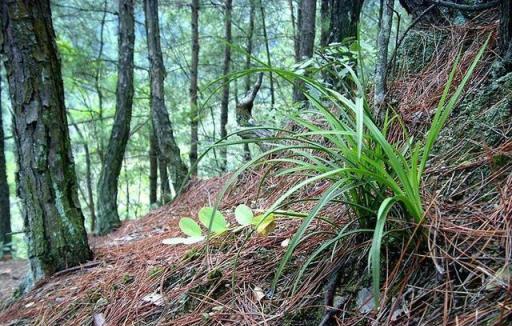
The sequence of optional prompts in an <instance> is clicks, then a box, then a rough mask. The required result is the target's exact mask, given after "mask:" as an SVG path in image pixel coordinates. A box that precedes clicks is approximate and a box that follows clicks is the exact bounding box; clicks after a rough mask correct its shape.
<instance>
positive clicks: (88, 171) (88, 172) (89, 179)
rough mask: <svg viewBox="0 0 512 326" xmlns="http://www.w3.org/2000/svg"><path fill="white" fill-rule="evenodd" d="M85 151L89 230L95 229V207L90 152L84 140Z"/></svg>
mask: <svg viewBox="0 0 512 326" xmlns="http://www.w3.org/2000/svg"><path fill="white" fill-rule="evenodd" d="M83 146H84V152H85V183H86V186H87V207H88V208H89V215H90V218H91V231H93V232H94V230H95V229H96V220H97V218H96V209H95V206H94V195H93V191H92V172H91V153H90V152H89V145H88V144H87V143H86V142H84V145H83Z"/></svg>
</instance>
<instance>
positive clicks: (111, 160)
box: [96, 0, 135, 234]
mask: <svg viewBox="0 0 512 326" xmlns="http://www.w3.org/2000/svg"><path fill="white" fill-rule="evenodd" d="M134 27H135V18H134V1H133V0H119V38H118V53H119V71H118V76H117V88H116V113H115V116H114V124H113V126H112V131H111V134H110V140H109V142H108V146H107V152H106V153H105V161H104V162H103V165H102V168H101V172H100V177H99V180H98V218H97V223H96V232H97V233H98V234H105V233H108V232H110V231H112V230H113V229H115V228H117V227H118V226H119V225H120V223H121V221H120V219H119V214H118V212H117V193H118V184H119V174H120V173H121V167H122V164H123V158H124V152H125V150H126V144H127V143H128V138H129V136H130V121H131V118H132V106H133V65H134V62H133V53H134V43H135V28H134Z"/></svg>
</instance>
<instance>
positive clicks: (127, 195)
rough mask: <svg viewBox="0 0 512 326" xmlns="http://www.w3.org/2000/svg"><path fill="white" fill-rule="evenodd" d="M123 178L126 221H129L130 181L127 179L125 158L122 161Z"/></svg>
mask: <svg viewBox="0 0 512 326" xmlns="http://www.w3.org/2000/svg"><path fill="white" fill-rule="evenodd" d="M123 166H124V177H125V179H126V180H125V187H126V219H130V179H129V178H128V164H127V163H126V158H125V159H124V164H123Z"/></svg>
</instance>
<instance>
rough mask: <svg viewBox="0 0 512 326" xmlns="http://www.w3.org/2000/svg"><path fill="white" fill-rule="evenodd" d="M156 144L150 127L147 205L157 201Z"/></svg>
mask: <svg viewBox="0 0 512 326" xmlns="http://www.w3.org/2000/svg"><path fill="white" fill-rule="evenodd" d="M157 147H158V144H157V140H156V135H155V133H154V132H153V128H152V127H151V130H150V136H149V205H151V206H152V205H154V204H156V202H157V188H158V148H157Z"/></svg>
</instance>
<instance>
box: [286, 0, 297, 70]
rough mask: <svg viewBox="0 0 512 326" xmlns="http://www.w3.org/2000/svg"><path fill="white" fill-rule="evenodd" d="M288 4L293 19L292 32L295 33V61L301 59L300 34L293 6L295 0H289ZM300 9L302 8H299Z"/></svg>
mask: <svg viewBox="0 0 512 326" xmlns="http://www.w3.org/2000/svg"><path fill="white" fill-rule="evenodd" d="M288 6H289V7H290V20H291V21H292V33H293V53H294V54H295V61H296V62H298V61H300V57H299V35H298V33H297V29H298V27H297V25H298V24H297V21H296V19H295V9H294V7H293V0H288ZM299 11H300V9H299Z"/></svg>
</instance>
